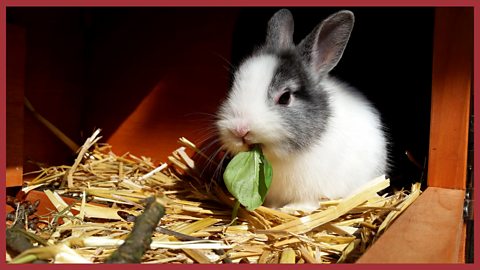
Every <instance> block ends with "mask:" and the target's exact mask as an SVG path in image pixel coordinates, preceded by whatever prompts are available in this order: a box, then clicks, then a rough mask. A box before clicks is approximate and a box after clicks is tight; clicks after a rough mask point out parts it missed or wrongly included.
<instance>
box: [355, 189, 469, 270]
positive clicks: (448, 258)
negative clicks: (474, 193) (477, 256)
mask: <svg viewBox="0 0 480 270" xmlns="http://www.w3.org/2000/svg"><path fill="white" fill-rule="evenodd" d="M464 195H465V191H464V190H453V189H444V188H436V187H430V188H427V190H425V192H424V193H423V194H422V195H421V196H420V197H419V198H418V199H417V200H416V201H415V202H414V203H413V204H412V205H411V206H410V207H409V208H408V209H407V210H406V211H405V212H404V213H403V214H402V215H401V216H400V217H398V219H397V220H396V221H395V222H394V223H393V224H392V225H391V227H390V228H388V229H387V230H386V231H385V233H384V234H383V235H382V236H381V237H380V238H379V239H378V240H377V242H375V243H374V244H373V245H372V247H371V248H370V249H368V250H367V252H366V253H365V254H364V255H363V256H362V257H361V258H360V259H359V260H358V261H357V263H462V262H463V258H464V256H463V254H461V253H462V252H464V248H463V246H464V239H465V238H464V234H463V219H462V214H463V199H464Z"/></svg>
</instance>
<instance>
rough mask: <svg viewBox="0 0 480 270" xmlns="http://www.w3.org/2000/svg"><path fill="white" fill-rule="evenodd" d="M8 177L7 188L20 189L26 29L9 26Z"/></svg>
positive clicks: (7, 93)
mask: <svg viewBox="0 0 480 270" xmlns="http://www.w3.org/2000/svg"><path fill="white" fill-rule="evenodd" d="M6 60H7V78H8V79H7V92H6V95H7V97H8V98H7V99H6V109H7V112H6V117H7V118H6V122H7V123H6V124H7V132H6V133H7V134H6V135H7V139H6V140H7V142H6V144H7V145H6V146H7V147H6V154H7V175H6V186H7V187H12V186H21V185H22V174H23V93H24V88H25V30H24V29H23V28H22V27H19V26H16V25H12V24H7V59H6Z"/></svg>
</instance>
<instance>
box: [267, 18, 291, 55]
mask: <svg viewBox="0 0 480 270" xmlns="http://www.w3.org/2000/svg"><path fill="white" fill-rule="evenodd" d="M265 45H266V46H267V47H269V48H272V49H275V50H285V49H289V48H293V46H294V45H293V16H292V13H290V11H289V10H288V9H281V10H279V11H277V12H276V13H275V14H274V15H273V16H272V18H271V19H270V21H268V28H267V38H266V44H265Z"/></svg>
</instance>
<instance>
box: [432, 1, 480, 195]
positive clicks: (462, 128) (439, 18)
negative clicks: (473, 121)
mask: <svg viewBox="0 0 480 270" xmlns="http://www.w3.org/2000/svg"><path fill="white" fill-rule="evenodd" d="M472 64H473V8H437V9H436V15H435V37H434V54H433V70H432V72H433V75H432V108H431V124H430V150H429V164H428V185H429V186H435V187H444V188H456V189H465V182H466V164H467V142H468V122H469V110H470V90H471V84H472V69H473V66H472Z"/></svg>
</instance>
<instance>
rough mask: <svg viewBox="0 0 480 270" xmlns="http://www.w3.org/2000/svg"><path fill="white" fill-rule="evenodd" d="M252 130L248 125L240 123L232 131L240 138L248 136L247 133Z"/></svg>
mask: <svg viewBox="0 0 480 270" xmlns="http://www.w3.org/2000/svg"><path fill="white" fill-rule="evenodd" d="M249 132H250V129H249V128H248V127H247V126H244V125H239V126H236V127H235V128H234V129H233V130H232V133H233V135H235V136H236V137H238V138H244V137H245V136H247V134H248V133H249Z"/></svg>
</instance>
